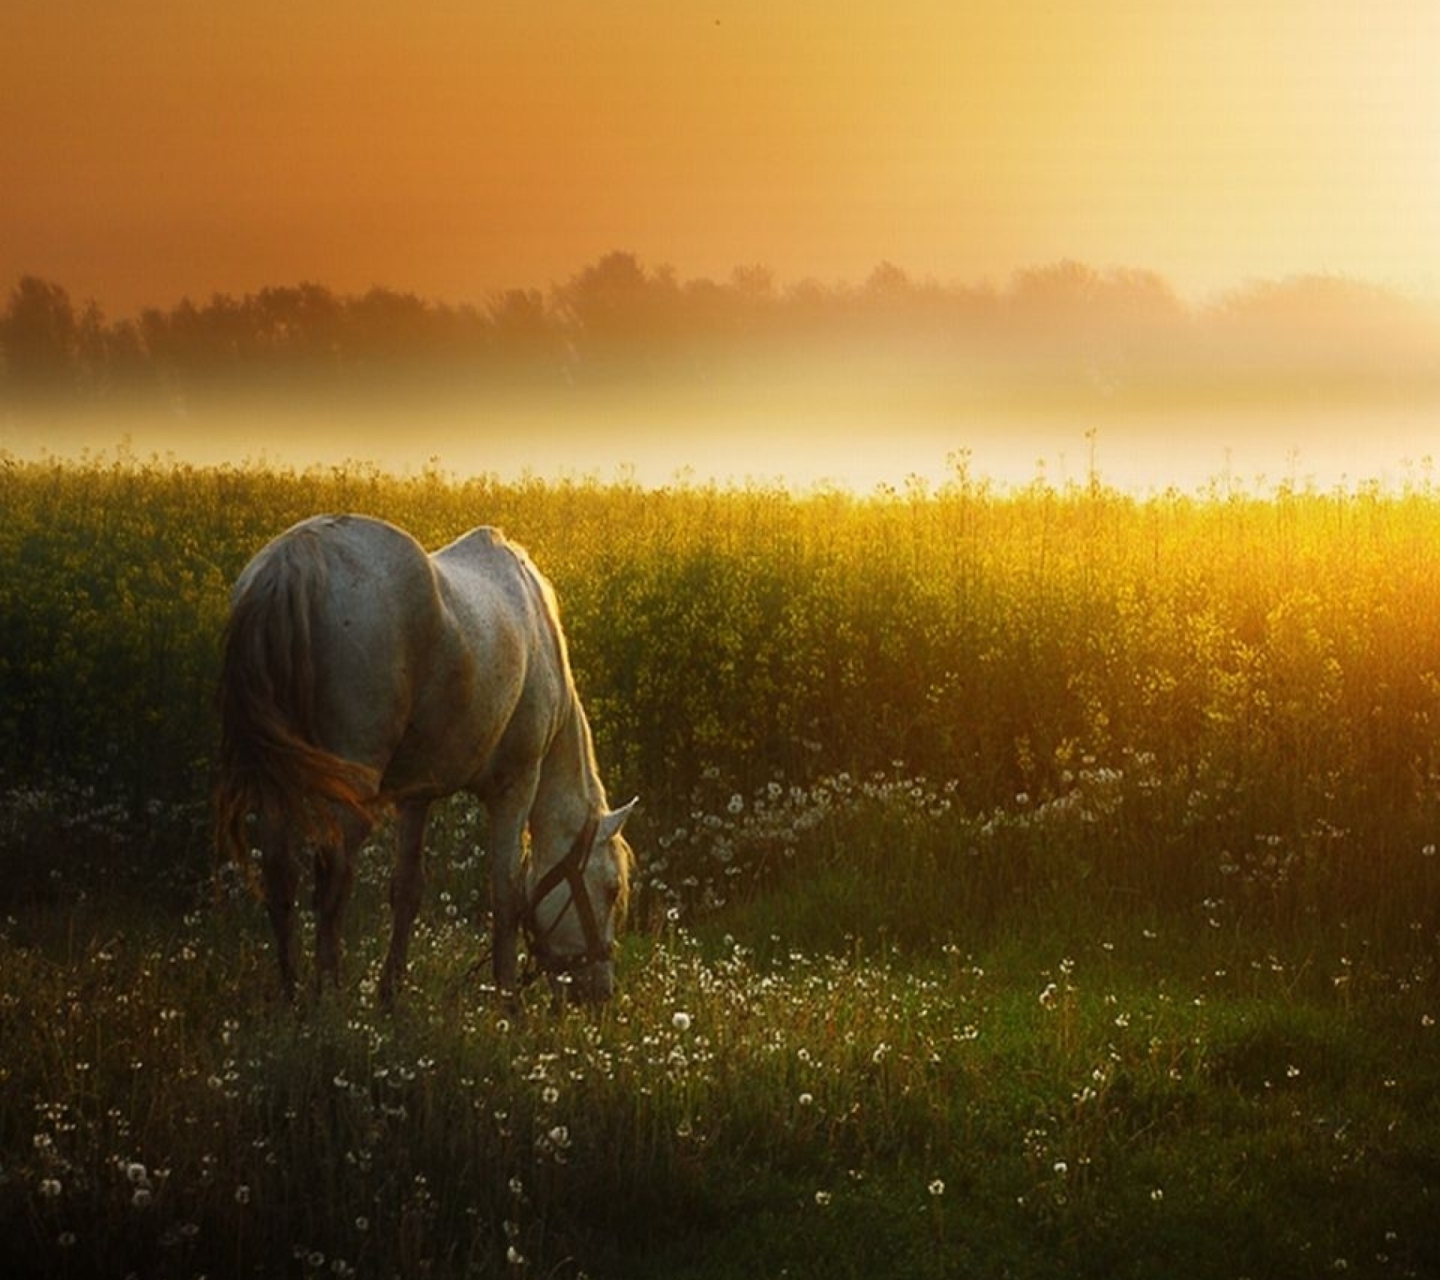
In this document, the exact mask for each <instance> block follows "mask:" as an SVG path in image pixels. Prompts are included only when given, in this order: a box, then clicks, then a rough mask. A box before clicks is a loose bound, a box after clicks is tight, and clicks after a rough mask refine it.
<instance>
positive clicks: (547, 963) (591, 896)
mask: <svg viewBox="0 0 1440 1280" xmlns="http://www.w3.org/2000/svg"><path fill="white" fill-rule="evenodd" d="M635 804H636V801H634V800H632V801H630V803H629V804H627V805H625V806H623V807H622V808H619V809H615V810H612V811H610V812H608V813H601V814H599V815H597V816H596V817H594V818H592V819H591V820H590V821H589V822H587V823H586V824H585V826H584V827H583V828H582V830H581V832H580V834H579V836H577V837H576V839H575V841H574V843H573V844H572V845H571V846H570V849H569V851H568V852H566V853H565V854H564V855H563V856H562V857H561V858H559V859H558V860H556V861H555V862H554V863H552V864H551V865H550V866H549V867H548V868H547V869H545V870H544V871H542V872H539V873H538V874H537V873H535V871H534V870H533V864H532V873H531V879H532V883H531V884H530V885H529V891H528V893H527V894H526V908H525V928H526V932H527V933H528V935H529V939H530V950H531V953H532V955H533V956H534V959H535V963H536V965H537V966H538V967H539V969H540V971H541V973H544V974H547V975H548V976H549V977H550V978H551V979H552V980H553V981H556V982H558V983H561V984H563V985H564V986H565V988H566V989H567V990H568V991H569V993H570V996H571V998H572V999H576V1000H581V1001H586V1002H593V1001H601V1000H608V999H609V998H610V997H611V995H613V994H614V991H615V963H614V952H615V933H616V930H617V929H618V928H619V926H620V922H621V921H622V920H623V919H624V917H625V907H626V903H627V901H628V899H629V896H630V866H631V862H632V858H633V855H632V854H631V852H630V846H629V845H628V844H627V843H626V841H625V837H624V836H623V835H621V834H620V831H621V828H622V827H623V826H624V825H625V819H626V818H628V817H629V816H630V811H631V810H632V809H633V808H634V807H635Z"/></svg>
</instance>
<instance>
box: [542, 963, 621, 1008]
mask: <svg viewBox="0 0 1440 1280" xmlns="http://www.w3.org/2000/svg"><path fill="white" fill-rule="evenodd" d="M555 981H556V985H557V986H558V987H560V988H561V990H563V991H564V993H565V997H566V999H568V1000H570V1001H572V1002H574V1003H575V1004H603V1003H604V1002H605V1001H606V1000H609V999H610V997H611V996H613V995H614V994H615V963H614V961H612V960H596V961H595V962H594V963H593V964H587V965H582V966H581V967H580V968H578V969H572V970H571V971H570V972H568V973H566V974H565V975H563V977H559V978H557V979H556V980H555Z"/></svg>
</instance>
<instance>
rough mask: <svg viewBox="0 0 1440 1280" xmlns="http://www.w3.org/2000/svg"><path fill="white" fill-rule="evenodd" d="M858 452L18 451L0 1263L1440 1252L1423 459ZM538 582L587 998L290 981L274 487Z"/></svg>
mask: <svg viewBox="0 0 1440 1280" xmlns="http://www.w3.org/2000/svg"><path fill="white" fill-rule="evenodd" d="M953 462H954V465H953V469H952V473H951V476H950V478H949V479H948V480H947V481H946V482H945V483H944V484H941V485H938V486H927V485H925V484H922V483H920V482H918V481H917V482H916V483H914V484H912V485H910V486H907V487H905V488H903V489H900V490H881V491H877V492H876V493H874V494H872V495H870V496H868V497H865V498H859V497H856V496H853V495H851V494H849V493H845V492H841V491H824V490H821V491H816V492H813V493H809V494H806V495H800V496H797V495H794V494H790V493H788V492H786V491H784V490H782V489H778V488H766V487H760V486H752V487H749V488H744V489H737V488H717V487H711V486H703V485H696V484H690V485H685V484H676V485H673V486H671V487H669V488H667V489H664V490H661V491H656V490H652V489H647V488H643V487H641V486H639V485H636V484H628V483H625V482H623V481H617V482H611V483H600V482H597V481H592V480H583V479H577V480H571V481H561V482H555V481H548V482H547V481H542V480H539V479H535V480H530V481H520V482H500V481H498V480H495V479H493V478H485V477H478V478H459V477H455V476H452V475H448V474H445V473H443V472H441V471H439V470H438V469H437V468H431V469H428V470H425V471H422V472H419V473H417V474H413V475H409V476H405V477H397V476H394V475H390V474H386V473H384V472H382V471H380V470H378V469H377V468H374V467H372V466H368V465H365V464H363V463H353V464H347V465H344V466H338V467H326V468H317V469H312V470H308V471H292V470H284V469H278V468H273V467H265V466H260V465H246V466H239V467H219V468H197V467H190V466H186V465H183V464H179V463H175V462H173V461H166V460H163V459H160V460H157V459H141V458H136V457H133V456H129V455H127V454H125V453H123V452H122V453H121V454H120V455H119V456H117V457H113V458H112V457H97V458H90V459H86V460H81V461H71V462H64V461H58V460H50V461H38V462H21V461H18V460H16V459H13V458H4V457H0V513H3V514H0V621H3V628H0V975H3V976H0V1271H3V1272H4V1274H6V1275H17V1276H18V1275H54V1276H76V1277H87V1276H126V1275H136V1276H146V1277H149V1276H154V1277H172V1276H173V1277H192V1276H202V1275H204V1276H211V1277H215V1276H267V1277H268V1276H280V1275H290V1276H297V1277H316V1278H318V1277H322V1276H325V1277H346V1276H367V1277H368V1276H377V1277H389V1276H404V1277H411V1276H432V1277H461V1276H502V1275H503V1276H512V1277H519V1276H535V1277H578V1276H580V1275H587V1276H591V1277H610V1276H616V1277H621V1276H623V1277H645V1276H655V1277H662V1276H663V1277H718V1276H732V1275H746V1276H750V1275H764V1276H780V1275H789V1276H811V1275H815V1276H819V1275H826V1276H830V1275H840V1276H845V1275H855V1276H862V1275H863V1276H872V1275H893V1276H915V1277H931V1276H934V1277H950V1276H962V1277H964V1276H977V1277H979V1276H983V1277H1016V1278H1021V1277H1025V1278H1031V1277H1033V1278H1036V1280H1038V1278H1040V1277H1060V1276H1064V1277H1085V1276H1094V1277H1136V1278H1140V1277H1162V1276H1164V1277H1169V1276H1177V1275H1183V1276H1187V1277H1217V1278H1218V1277H1229V1278H1232V1280H1233V1278H1236V1277H1251V1278H1252V1280H1259V1278H1260V1277H1306V1276H1322V1275H1323V1276H1333V1275H1337V1274H1346V1275H1362V1276H1429V1275H1435V1274H1440V1225H1437V1224H1440V1028H1437V1026H1436V1018H1437V1017H1440V975H1437V960H1440V856H1437V852H1436V848H1437V843H1440V822H1437V816H1440V758H1437V747H1440V741H1437V728H1440V625H1437V618H1440V489H1437V487H1436V486H1435V484H1434V483H1433V482H1432V480H1431V478H1430V474H1429V471H1428V470H1426V469H1423V468H1422V469H1421V470H1420V471H1419V472H1416V473H1412V474H1411V477H1410V480H1409V482H1408V483H1406V484H1404V485H1401V486H1398V487H1396V488H1387V489H1381V488H1379V487H1377V486H1370V487H1367V486H1360V487H1358V488H1351V489H1348V490H1345V491H1338V490H1336V491H1330V490H1324V491H1321V490H1316V489H1314V488H1310V487H1306V486H1304V485H1296V484H1293V483H1281V484H1279V485H1274V486H1270V487H1267V488H1264V489H1263V490H1258V489H1257V490H1252V489H1249V488H1247V487H1245V486H1243V485H1237V484H1232V483H1229V482H1220V481H1217V482H1216V483H1214V484H1212V485H1211V486H1210V487H1209V488H1208V489H1207V490H1205V491H1203V492H1198V493H1180V492H1175V491H1170V492H1166V493H1161V494H1156V495H1153V496H1150V497H1146V498H1137V497H1133V496H1130V495H1127V494H1123V493H1120V492H1117V491H1116V490H1114V489H1111V488H1109V487H1107V486H1106V485H1105V484H1104V483H1103V481H1102V480H1101V478H1100V477H1098V476H1091V477H1089V478H1088V479H1087V481H1086V482H1084V483H1074V484H1062V485H1055V484H1052V483H1050V482H1048V481H1047V480H1046V479H1045V478H1044V476H1043V473H1041V474H1039V475H1037V478H1036V479H1035V481H1034V482H1033V483H1032V484H1030V485H1028V486H1024V487H1007V488H1000V487H997V486H994V485H992V484H990V483H989V482H987V481H986V480H985V479H984V478H983V477H978V476H976V475H974V474H972V472H971V470H970V467H969V465H968V461H967V459H966V457H965V456H963V455H959V456H957V457H956V458H955V459H954V460H953ZM325 510H332V511H333V510H359V511H366V512H369V513H371V514H375V515H379V516H383V517H386V518H388V519H391V520H393V521H395V522H396V523H398V524H401V525H402V526H404V527H406V528H408V529H410V530H411V531H412V532H414V533H415V534H416V535H417V536H418V537H420V538H421V540H422V541H424V542H426V543H427V545H432V546H433V545H438V544H439V543H441V542H443V541H446V540H448V539H449V538H452V537H454V536H456V535H457V534H459V533H461V532H463V531H464V530H465V529H467V528H469V527H471V526H473V525H475V524H479V523H491V524H498V525H500V526H502V527H503V528H505V530H506V531H507V533H509V534H510V535H511V536H512V537H514V538H515V539H516V540H517V541H519V542H521V543H522V544H524V545H525V546H526V547H527V548H528V549H529V550H530V551H531V553H532V554H533V555H534V557H535V559H536V561H537V563H539V564H540V565H541V567H542V568H544V569H545V571H546V572H547V574H548V575H549V576H550V577H551V579H552V580H553V581H554V583H555V585H556V588H557V591H558V593H559V597H560V601H561V608H562V615H563V618H564V621H565V624H566V628H567V631H568V634H569V637H570V645H571V652H572V657H573V661H574V665H575V668H576V675H577V680H578V683H579V687H580V691H581V694H582V697H583V698H584V701H585V704H586V707H587V710H588V712H589V714H590V719H591V721H592V723H593V725H594V727H595V730H596V736H597V752H598V755H599V759H600V763H601V767H602V772H603V773H604V775H605V778H606V781H607V785H608V786H609V789H610V792H611V794H612V796H629V795H631V794H638V795H639V796H640V797H641V800H642V808H641V810H640V811H638V812H637V815H636V816H635V818H634V819H633V820H632V823H631V826H630V828H629V829H628V834H629V835H630V836H631V839H632V843H633V844H634V845H635V847H636V850H637V853H638V856H639V859H640V864H639V870H638V877H639V882H638V885H637V890H636V894H635V899H634V902H633V904H632V918H631V921H630V926H629V930H628V933H627V936H626V939H625V942H624V945H623V948H622V952H621V956H620V982H621V993H620V995H619V996H618V997H617V999H616V1000H615V1001H613V1002H612V1003H611V1004H610V1005H609V1006H607V1007H606V1008H605V1009H604V1010H602V1011H600V1012H598V1013H597V1012H582V1011H575V1010H569V1009H564V1008H559V1007H556V1006H555V1005H554V1004H552V1002H551V1001H550V1000H549V998H548V997H547V996H546V995H544V994H543V993H542V992H541V991H540V990H539V989H538V988H532V989H531V990H530V991H529V992H528V993H527V995H526V997H525V999H524V1000H523V1001H522V1003H521V1004H520V1005H518V1006H515V1005H511V1004H509V1003H505V1002H501V1001H499V1000H498V999H496V997H495V995H494V993H493V992H490V991H488V990H487V989H486V986H485V973H484V970H483V968H481V967H479V966H478V961H479V960H480V958H481V956H482V955H483V952H484V934H485V929H486V900H485V890H484V885H485V875H486V871H485V855H484V841H485V830H484V826H485V824H484V819H483V816H482V814H481V813H480V811H478V810H477V809H476V808H475V807H474V806H473V805H472V804H469V803H467V802H465V801H463V800H457V801H454V802H452V803H451V804H449V805H448V806H446V807H445V808H444V809H443V810H442V811H441V812H440V813H439V814H438V816H437V820H436V822H435V826H434V830H433V836H432V849H433V857H432V859H431V872H430V880H429V884H428V886H427V891H426V901H425V905H424V907H423V908H422V914H421V918H420V923H419V926H418V928H417V936H416V941H415V945H414V948H413V952H412V956H413V959H412V983H411V987H410V990H409V991H408V992H407V997H406V999H405V1001H404V1002H403V1004H402V1006H401V1007H400V1008H399V1009H398V1010H396V1011H395V1012H393V1013H384V1012H382V1011H380V1010H379V1009H377V1007H376V1003H375V994H374V980H375V977H376V975H377V972H378V966H379V961H380V958H381V955H382V953H383V945H382V944H383V941H384V938H385V929H386V908H385V905H384V903H385V878H386V875H387V872H388V856H387V855H388V850H387V848H386V833H384V832H382V833H381V834H380V836H379V837H378V838H377V840H376V842H375V846H376V847H375V849H374V850H373V852H372V853H371V854H370V855H369V856H368V858H367V861H366V864H365V869H364V873H363V875H362V881H361V884H360V885H359V888H358V892H357V901H356V902H355V904H354V906H353V907H352V910H351V913H350V917H349V925H348V937H347V943H348V953H347V958H346V975H347V983H346V988H345V990H344V991H343V992H341V993H339V994H336V995H329V996H327V997H325V998H324V999H322V1000H320V1001H318V1002H316V1001H307V1002H306V1003H305V1004H304V1005H303V1006H302V1007H301V1008H299V1009H292V1008H290V1007H288V1006H286V1005H284V1004H282V1003H281V1002H280V1001H279V1000H278V999H277V998H276V992H277V985H278V984H277V982H276V977H275V972H274V961H273V956H272V955H271V952H270V940H269V937H268V931H267V928H266V926H265V922H264V919H263V913H262V911H261V909H260V908H259V906H258V905H257V904H256V903H255V901H254V900H253V898H252V897H251V895H250V893H249V891H248V889H247V887H246V885H245V884H244V882H243V877H242V876H241V875H239V874H237V873H236V872H235V871H234V869H232V868H226V867H220V866H217V865H216V862H215V859H214V855H213V852H212V848H211V843H210V836H209V812H208V791H209V786H210V780H211V770H212V761H213V756H214V750H215V740H216V724H215V721H214V715H213V710H212V707H213V687H214V680H215V673H216V670H217V666H218V638H219V633H220V629H221V627H222V625H223V621H224V616H225V608H226V598H227V592H228V587H229V583H230V582H231V581H232V580H233V578H234V576H235V574H236V573H237V572H238V570H239V569H240V567H241V566H242V565H243V564H244V562H245V561H246V560H247V559H248V558H249V556H250V555H251V554H253V552H254V551H255V550H256V549H258V547H259V546H260V545H261V544H262V543H263V542H264V541H265V540H266V539H268V538H269V537H270V536H272V535H273V534H275V533H276V532H278V531H279V530H281V529H283V528H284V527H286V526H287V525H288V524H290V523H291V522H293V521H294V520H297V519H299V518H301V517H303V516H306V515H309V514H313V513H314V512H316V511H325Z"/></svg>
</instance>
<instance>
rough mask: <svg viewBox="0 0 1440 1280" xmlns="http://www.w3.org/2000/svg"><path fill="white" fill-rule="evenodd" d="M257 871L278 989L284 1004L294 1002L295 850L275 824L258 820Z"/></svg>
mask: <svg viewBox="0 0 1440 1280" xmlns="http://www.w3.org/2000/svg"><path fill="white" fill-rule="evenodd" d="M259 834H260V855H261V859H260V871H261V878H262V880H263V882H264V886H265V910H266V912H267V914H268V915H269V916H270V927H271V928H272V929H273V930H274V932H275V958H276V959H277V960H278V961H279V964H280V988H281V990H282V991H283V992H284V995H285V998H286V999H287V1000H294V999H295V893H296V889H297V888H298V886H299V883H300V868H299V867H298V865H297V864H296V862H295V850H294V849H293V848H292V846H291V844H290V839H289V836H288V834H287V833H286V831H285V829H284V827H283V826H282V824H281V823H280V822H279V821H278V820H274V819H264V818H262V820H261V826H260V833H259Z"/></svg>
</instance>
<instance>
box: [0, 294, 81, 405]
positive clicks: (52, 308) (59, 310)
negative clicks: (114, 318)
mask: <svg viewBox="0 0 1440 1280" xmlns="http://www.w3.org/2000/svg"><path fill="white" fill-rule="evenodd" d="M79 347H80V328H79V324H78V322H77V320H76V317H75V308H74V306H73V305H72V304H71V302H70V295H69V294H68V293H66V292H65V290H64V289H62V288H61V287H60V286H59V285H58V284H51V283H50V282H49V281H46V280H41V279H40V278H39V277H38V276H22V277H21V278H20V281H19V283H18V284H16V286H15V287H14V289H12V290H11V291H10V299H9V303H8V305H7V306H6V308H5V313H4V315H3V317H0V348H3V351H4V357H5V375H6V381H7V382H8V384H9V386H10V387H11V388H12V389H13V390H15V391H17V392H20V393H21V394H28V393H40V392H46V393H50V392H56V391H64V390H72V389H74V388H75V387H76V372H77V367H78V363H77V362H78V356H79Z"/></svg>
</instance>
